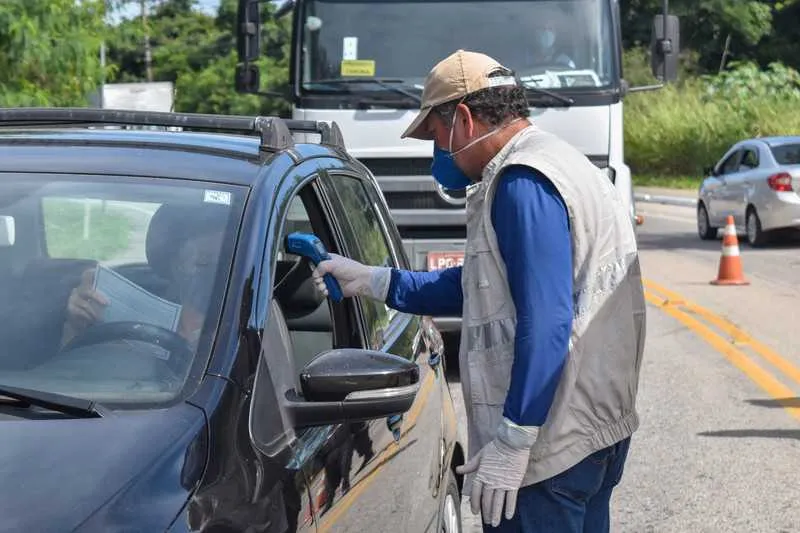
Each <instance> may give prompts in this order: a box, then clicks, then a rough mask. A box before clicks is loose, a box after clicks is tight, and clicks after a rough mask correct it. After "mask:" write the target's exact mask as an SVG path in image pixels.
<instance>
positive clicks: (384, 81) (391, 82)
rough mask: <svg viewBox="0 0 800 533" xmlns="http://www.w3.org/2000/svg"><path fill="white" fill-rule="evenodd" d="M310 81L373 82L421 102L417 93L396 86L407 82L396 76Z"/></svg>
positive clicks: (348, 83) (345, 83)
mask: <svg viewBox="0 0 800 533" xmlns="http://www.w3.org/2000/svg"><path fill="white" fill-rule="evenodd" d="M311 83H326V84H331V85H355V84H363V83H374V84H375V85H380V86H381V87H383V88H384V89H386V90H387V91H391V92H394V93H397V94H402V95H403V96H407V97H409V98H411V99H413V100H414V101H415V102H416V103H418V104H419V103H421V102H422V98H420V96H419V95H417V94H414V93H412V92H411V91H408V90H406V89H404V88H403V87H398V85H401V86H402V85H405V86H408V84H407V83H406V82H405V80H400V79H396V78H326V79H322V80H314V81H313V82H311Z"/></svg>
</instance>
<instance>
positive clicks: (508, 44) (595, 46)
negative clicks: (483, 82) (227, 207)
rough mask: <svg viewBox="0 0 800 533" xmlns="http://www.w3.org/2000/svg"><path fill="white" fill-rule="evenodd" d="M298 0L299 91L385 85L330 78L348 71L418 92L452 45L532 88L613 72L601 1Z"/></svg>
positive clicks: (348, 75)
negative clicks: (491, 62) (484, 58)
mask: <svg viewBox="0 0 800 533" xmlns="http://www.w3.org/2000/svg"><path fill="white" fill-rule="evenodd" d="M303 5H304V10H303V11H302V12H301V15H300V16H301V17H303V21H304V25H303V38H302V42H303V61H302V63H301V68H302V80H303V88H304V89H305V90H307V91H308V90H310V91H314V92H322V91H328V92H355V91H358V92H359V93H360V94H363V93H364V92H366V91H370V92H372V93H374V92H376V91H382V92H386V91H387V88H386V86H385V84H384V85H383V86H381V85H379V84H377V83H359V84H352V83H349V84H342V83H336V82H335V81H334V82H332V81H331V80H336V79H353V78H355V77H359V78H379V79H384V80H394V84H395V85H397V84H398V81H402V82H403V83H404V85H405V87H407V88H412V89H415V90H417V91H419V90H421V88H422V84H423V83H424V79H425V76H426V74H427V73H428V71H429V70H430V69H431V68H432V67H433V65H434V64H436V62H438V61H439V60H441V59H443V58H444V57H446V56H448V55H450V54H451V53H453V52H455V51H456V50H457V49H459V48H463V49H465V50H472V51H480V52H483V53H486V54H489V55H490V56H492V57H494V58H496V59H497V60H498V61H500V62H501V63H503V64H504V65H506V66H507V67H509V68H511V69H514V70H515V72H516V73H517V75H519V76H520V79H521V80H522V81H523V83H525V84H527V85H528V86H530V87H540V88H549V89H555V90H560V89H569V88H584V90H585V89H586V88H597V87H607V86H609V85H611V84H612V83H613V81H614V77H615V73H616V67H615V64H614V61H613V57H614V55H613V43H614V38H613V35H614V32H613V30H612V26H611V15H610V7H609V3H608V1H607V0H526V1H519V0H517V1H500V0H489V1H487V0H475V1H466V2H464V1H462V2H458V3H454V2H452V1H441V0H438V1H436V0H435V1H430V0H425V1H421V0H399V1H393V0H382V1H373V2H365V1H363V0H309V1H306V2H304V3H303ZM321 80H328V81H327V83H326V82H324V81H321ZM395 96H396V95H395Z"/></svg>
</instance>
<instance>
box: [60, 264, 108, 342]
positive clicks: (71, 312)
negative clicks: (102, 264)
mask: <svg viewBox="0 0 800 533" xmlns="http://www.w3.org/2000/svg"><path fill="white" fill-rule="evenodd" d="M94 272H95V269H94V268H89V269H86V270H84V271H83V274H82V275H81V283H80V285H78V286H77V287H75V288H74V289H72V292H71V293H70V295H69V300H67V322H68V323H69V325H70V326H71V327H72V328H73V329H74V330H76V331H80V330H82V329H85V328H86V327H88V326H90V325H91V324H94V323H95V322H97V321H98V320H99V319H100V318H101V317H102V316H103V311H104V309H105V306H107V305H108V300H107V299H106V297H105V296H103V294H101V293H100V292H98V291H96V290H94V289H92V285H94Z"/></svg>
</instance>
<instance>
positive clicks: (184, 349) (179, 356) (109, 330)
mask: <svg viewBox="0 0 800 533" xmlns="http://www.w3.org/2000/svg"><path fill="white" fill-rule="evenodd" d="M120 340H130V341H140V342H145V343H147V344H152V345H155V346H158V347H159V348H162V349H164V350H166V351H167V352H169V354H170V355H169V359H167V365H168V366H169V367H170V368H171V369H172V370H173V371H174V372H175V373H176V374H177V373H180V372H181V369H182V368H185V365H187V364H189V363H190V362H191V360H192V357H193V356H194V354H193V352H192V349H191V348H190V347H189V343H188V342H186V339H184V338H183V337H181V336H180V335H178V334H177V333H175V332H174V331H170V330H168V329H165V328H162V327H160V326H156V325H153V324H146V323H144V322H101V323H99V324H94V325H92V326H89V327H88V328H86V329H85V330H83V331H82V332H80V333H78V334H77V335H76V336H75V337H73V338H72V340H70V341H69V342H68V343H67V344H66V346H64V348H62V350H61V351H62V352H66V351H69V350H74V349H76V348H83V347H86V346H94V345H96V344H103V343H106V342H112V341H120Z"/></svg>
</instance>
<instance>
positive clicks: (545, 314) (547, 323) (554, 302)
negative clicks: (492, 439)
mask: <svg viewBox="0 0 800 533" xmlns="http://www.w3.org/2000/svg"><path fill="white" fill-rule="evenodd" d="M498 179H499V180H500V182H499V183H498V186H497V192H496V194H495V198H494V203H493V205H492V224H493V226H494V229H495V233H496V234H497V242H498V245H499V248H500V253H501V255H502V256H503V260H504V262H505V264H506V271H507V274H508V284H509V288H510V291H511V297H512V299H513V300H514V306H515V308H516V313H517V328H516V338H515V339H514V362H513V366H512V371H511V383H510V386H509V390H508V395H507V397H506V401H505V406H504V410H503V416H505V417H506V418H508V419H509V420H511V421H512V422H514V423H516V424H519V425H524V426H541V425H542V424H543V423H544V422H545V420H546V418H547V414H548V412H549V411H550V406H551V404H552V402H553V396H554V395H555V391H556V387H557V386H558V381H559V378H560V376H561V371H562V368H563V366H564V362H565V360H566V356H567V352H568V345H569V336H570V331H571V328H572V242H571V238H570V232H569V218H568V216H567V210H566V206H565V205H564V201H563V199H562V198H561V196H560V195H559V193H558V191H557V190H556V188H555V187H554V186H553V184H552V183H551V182H550V181H549V180H548V179H547V178H545V177H544V176H543V175H541V174H540V173H538V172H536V171H534V170H532V169H530V168H527V167H521V166H520V167H510V168H508V169H506V170H505V171H504V172H503V174H502V175H501V176H499V177H498ZM386 303H387V304H388V305H389V306H391V307H393V308H395V309H398V310H400V311H403V312H407V313H413V314H421V315H431V316H448V315H460V314H461V312H462V303H463V295H462V292H461V267H453V268H448V269H444V270H438V271H431V272H410V271H401V270H394V271H392V280H391V284H390V286H389V295H388V297H387V299H386Z"/></svg>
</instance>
